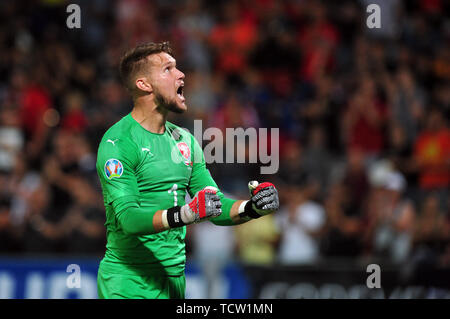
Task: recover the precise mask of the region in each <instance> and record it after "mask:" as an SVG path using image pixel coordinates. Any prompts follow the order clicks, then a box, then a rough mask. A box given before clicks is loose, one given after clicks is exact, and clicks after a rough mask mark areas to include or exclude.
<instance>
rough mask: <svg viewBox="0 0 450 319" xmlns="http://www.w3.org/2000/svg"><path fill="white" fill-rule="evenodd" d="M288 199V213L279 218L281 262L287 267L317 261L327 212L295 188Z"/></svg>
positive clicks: (283, 212) (289, 193)
mask: <svg viewBox="0 0 450 319" xmlns="http://www.w3.org/2000/svg"><path fill="white" fill-rule="evenodd" d="M286 200H287V203H286V204H285V208H284V210H282V211H280V212H279V215H277V216H276V218H277V221H278V224H279V228H280V231H281V240H280V247H279V255H278V261H279V262H280V263H281V264H285V265H286V264H297V265H298V264H312V263H314V262H317V261H318V259H319V257H320V236H321V235H322V229H323V227H324V225H325V218H326V215H325V210H324V209H323V207H322V205H320V204H319V203H317V202H315V201H314V200H311V199H310V198H308V197H307V193H305V192H302V191H301V190H299V189H296V188H294V187H292V188H291V189H290V190H289V192H288V193H287V194H286Z"/></svg>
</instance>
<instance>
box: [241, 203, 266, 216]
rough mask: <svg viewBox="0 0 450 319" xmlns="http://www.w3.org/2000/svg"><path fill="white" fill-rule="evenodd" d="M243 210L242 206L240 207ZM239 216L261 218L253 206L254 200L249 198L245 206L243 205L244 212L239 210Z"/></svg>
mask: <svg viewBox="0 0 450 319" xmlns="http://www.w3.org/2000/svg"><path fill="white" fill-rule="evenodd" d="M240 210H241V207H240ZM239 217H241V218H245V217H250V218H253V219H256V218H260V217H261V215H260V214H258V213H257V212H255V210H254V209H253V207H252V201H251V200H249V201H247V202H246V203H245V206H244V207H243V212H239Z"/></svg>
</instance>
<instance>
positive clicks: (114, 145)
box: [98, 116, 135, 153]
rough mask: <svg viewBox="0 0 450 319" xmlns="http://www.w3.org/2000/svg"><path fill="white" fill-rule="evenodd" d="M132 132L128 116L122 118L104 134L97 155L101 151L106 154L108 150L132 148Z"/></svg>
mask: <svg viewBox="0 0 450 319" xmlns="http://www.w3.org/2000/svg"><path fill="white" fill-rule="evenodd" d="M133 130H134V125H133V123H132V122H131V121H130V119H129V118H128V116H124V117H123V118H122V119H120V120H119V121H117V122H116V123H115V124H113V125H112V126H111V127H110V128H109V129H108V130H107V131H106V132H105V134H104V135H103V137H102V140H101V141H100V144H99V148H98V151H99V153H100V152H102V151H106V152H108V151H109V150H118V149H122V150H123V149H128V148H129V147H134V146H135V143H134V141H133Z"/></svg>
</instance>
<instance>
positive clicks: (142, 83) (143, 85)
mask: <svg viewBox="0 0 450 319" xmlns="http://www.w3.org/2000/svg"><path fill="white" fill-rule="evenodd" d="M134 84H136V88H137V89H138V90H140V91H144V92H147V93H152V92H153V87H152V85H151V84H150V82H149V81H148V79H147V78H146V77H139V78H137V79H136V81H135V82H134Z"/></svg>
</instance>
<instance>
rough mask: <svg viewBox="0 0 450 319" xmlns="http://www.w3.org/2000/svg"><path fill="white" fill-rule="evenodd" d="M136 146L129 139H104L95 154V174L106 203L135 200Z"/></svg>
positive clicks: (136, 189)
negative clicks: (98, 179)
mask: <svg viewBox="0 0 450 319" xmlns="http://www.w3.org/2000/svg"><path fill="white" fill-rule="evenodd" d="M136 149H137V148H136V146H134V145H133V144H132V142H131V141H127V140H121V139H120V138H119V139H112V138H111V139H106V140H105V139H104V140H102V142H101V143H100V146H99V150H98V154H97V174H98V176H99V178H100V182H101V185H102V188H103V194H104V197H105V202H106V204H111V203H113V202H118V199H120V202H122V203H123V202H127V201H137V200H138V198H139V189H138V184H137V180H136V175H135V167H136V166H137V164H138V156H137V152H136Z"/></svg>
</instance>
